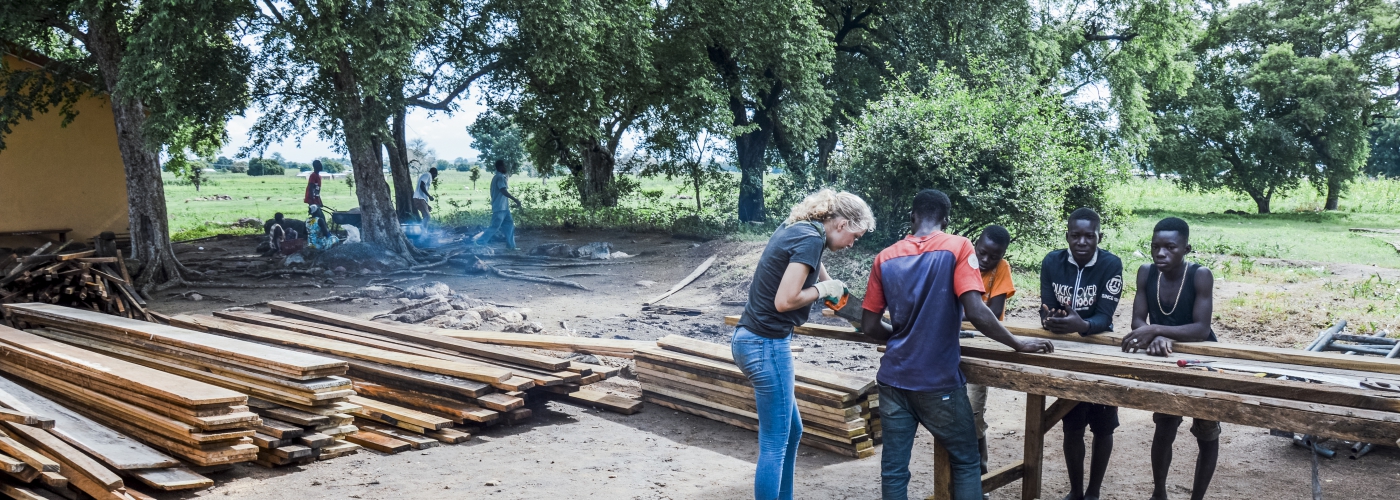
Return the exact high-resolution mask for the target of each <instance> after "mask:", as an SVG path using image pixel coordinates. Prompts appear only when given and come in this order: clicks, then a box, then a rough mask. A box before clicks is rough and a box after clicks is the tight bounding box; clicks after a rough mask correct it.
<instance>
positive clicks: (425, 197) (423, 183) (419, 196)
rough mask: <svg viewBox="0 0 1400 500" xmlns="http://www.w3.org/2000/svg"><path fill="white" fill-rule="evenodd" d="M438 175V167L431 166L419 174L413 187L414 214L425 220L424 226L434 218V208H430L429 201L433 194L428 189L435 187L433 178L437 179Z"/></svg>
mask: <svg viewBox="0 0 1400 500" xmlns="http://www.w3.org/2000/svg"><path fill="white" fill-rule="evenodd" d="M437 176H438V171H437V167H433V168H429V169H428V171H427V172H424V173H423V175H420V176H418V184H417V185H415V186H414V187H413V214H414V215H416V216H418V218H419V220H421V221H423V226H424V227H427V225H428V222H431V221H432V220H433V216H432V210H431V209H429V208H428V202H429V201H432V200H433V195H431V194H428V189H429V188H431V187H433V180H435V179H437Z"/></svg>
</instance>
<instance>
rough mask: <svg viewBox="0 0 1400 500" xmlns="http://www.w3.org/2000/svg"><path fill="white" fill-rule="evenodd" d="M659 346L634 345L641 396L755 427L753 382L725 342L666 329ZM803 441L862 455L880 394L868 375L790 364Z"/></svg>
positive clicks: (876, 425)
mask: <svg viewBox="0 0 1400 500" xmlns="http://www.w3.org/2000/svg"><path fill="white" fill-rule="evenodd" d="M657 345H658V346H659V348H653V349H637V350H636V352H635V358H634V359H635V360H636V363H637V379H638V380H640V381H641V383H642V400H643V401H646V402H648V403H653V404H657V405H661V406H664V407H667V408H671V409H674V410H679V411H683V412H686V413H690V414H694V415H698V416H701V417H705V418H708V419H711V420H717V421H720V422H724V423H727V424H731V425H735V426H739V427H743V428H746V429H750V430H754V431H757V430H758V414H757V408H756V407H755V403H754V392H753V386H752V385H751V384H750V383H749V380H748V377H746V376H745V375H744V373H743V372H742V371H741V370H740V369H739V367H737V366H735V365H734V358H733V355H732V354H730V349H729V347H727V346H723V345H719V344H712V343H709V342H703V341H699V340H694V339H689V338H686V337H680V336H676V335H670V336H667V337H665V338H662V339H661V340H659V341H657ZM796 377H797V384H796V395H797V406H798V413H799V414H801V416H802V426H803V431H802V444H805V445H808V446H812V447H814V448H820V449H823V450H827V451H831V452H834V453H838V454H842V455H846V456H851V457H856V458H865V457H869V456H873V455H874V454H875V444H876V443H877V442H878V441H879V440H880V433H881V431H880V421H879V418H878V410H877V409H876V408H878V406H879V398H878V394H876V392H875V380H874V378H872V377H868V376H862V375H856V374H851V373H845V372H838V371H834V370H825V369H820V368H814V367H808V366H798V367H796Z"/></svg>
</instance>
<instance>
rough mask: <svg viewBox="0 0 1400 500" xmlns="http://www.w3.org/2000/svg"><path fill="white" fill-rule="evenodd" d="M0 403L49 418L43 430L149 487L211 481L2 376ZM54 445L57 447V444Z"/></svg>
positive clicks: (178, 487) (187, 485) (204, 484)
mask: <svg viewBox="0 0 1400 500" xmlns="http://www.w3.org/2000/svg"><path fill="white" fill-rule="evenodd" d="M0 406H4V407H6V408H9V409H11V410H14V411H17V412H21V413H25V414H33V415H41V416H44V417H45V418H46V419H51V420H52V426H51V427H49V428H47V429H46V431H47V432H48V433H49V434H52V435H53V436H54V437H57V438H58V439H60V440H62V441H63V442H64V443H67V444H68V445H70V446H72V447H73V448H76V449H77V450H81V451H82V452H85V453H86V454H87V455H89V456H91V457H93V458H95V459H97V461H98V462H101V463H102V464H103V465H105V466H106V467H107V468H109V469H112V470H113V471H116V472H117V473H118V474H119V475H123V476H126V477H128V478H134V479H136V480H137V481H138V482H139V483H141V484H144V485H146V486H149V487H151V488H155V489H158V490H161V491H173V490H187V489H195V488H205V487H208V486H211V485H213V484H214V482H213V481H211V480H210V479H209V478H206V477H204V476H202V475H199V474H197V473H195V472H194V471H191V470H189V469H186V468H184V467H183V466H182V465H181V464H180V462H179V461H178V460H176V459H174V458H171V457H170V456H168V455H166V454H164V453H161V452H159V451H156V450H155V449H153V448H151V447H149V446H146V445H145V444H143V443H141V442H139V441H136V440H133V439H131V438H129V437H126V436H124V435H122V434H121V433H118V432H117V431H115V430H112V429H111V428H108V427H107V426H104V425H102V424H99V423H97V422H95V421H93V420H91V419H88V418H87V417H84V416H82V415H81V414H79V413H78V412H75V411H73V410H70V409H68V408H65V407H63V406H61V405H59V404H58V403H55V402H54V401H53V400H50V399H48V398H45V397H43V396H40V395H39V394H37V393H35V392H33V391H30V390H29V389H26V388H25V387H23V386H21V385H19V384H18V383H15V382H14V381H11V380H10V379H7V378H4V377H0ZM12 423H16V422H13V421H6V422H5V423H4V425H6V426H8V425H11V424H12ZM39 427H42V426H39ZM54 448H55V449H58V447H57V446H54ZM68 460H70V461H75V460H79V459H77V458H69V459H68ZM89 475H93V474H89ZM79 482H80V483H81V480H80V481H79ZM94 496H95V495H94Z"/></svg>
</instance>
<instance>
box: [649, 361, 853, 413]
mask: <svg viewBox="0 0 1400 500" xmlns="http://www.w3.org/2000/svg"><path fill="white" fill-rule="evenodd" d="M637 357H638V358H637V359H650V360H655V361H659V362H663V363H671V364H677V365H683V366H690V367H694V368H697V369H702V370H707V371H712V372H714V373H718V374H722V375H725V376H729V377H737V378H739V379H742V380H748V378H747V377H746V376H744V372H742V371H740V370H739V367H737V366H734V364H733V363H724V362H720V361H715V360H712V359H708V358H702V357H699V356H692V355H689V354H684V353H679V352H675V351H666V350H662V349H641V350H638V351H637ZM795 386H796V387H795V388H796V392H797V393H799V394H806V395H810V396H813V397H817V398H823V399H830V400H832V401H834V402H836V403H850V402H852V401H855V399H856V397H858V396H859V394H851V393H849V392H843V391H837V390H833V389H829V388H826V387H821V386H818V385H813V384H809V383H806V382H797V383H796V384H795Z"/></svg>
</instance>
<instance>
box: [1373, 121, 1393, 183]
mask: <svg viewBox="0 0 1400 500" xmlns="http://www.w3.org/2000/svg"><path fill="white" fill-rule="evenodd" d="M1366 175H1373V176H1378V175H1384V176H1386V177H1392V178H1394V177H1400V119H1397V118H1390V119H1386V120H1383V121H1380V122H1377V123H1376V125H1375V126H1374V127H1372V128H1371V156H1370V158H1368V159H1367V161H1366Z"/></svg>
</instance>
